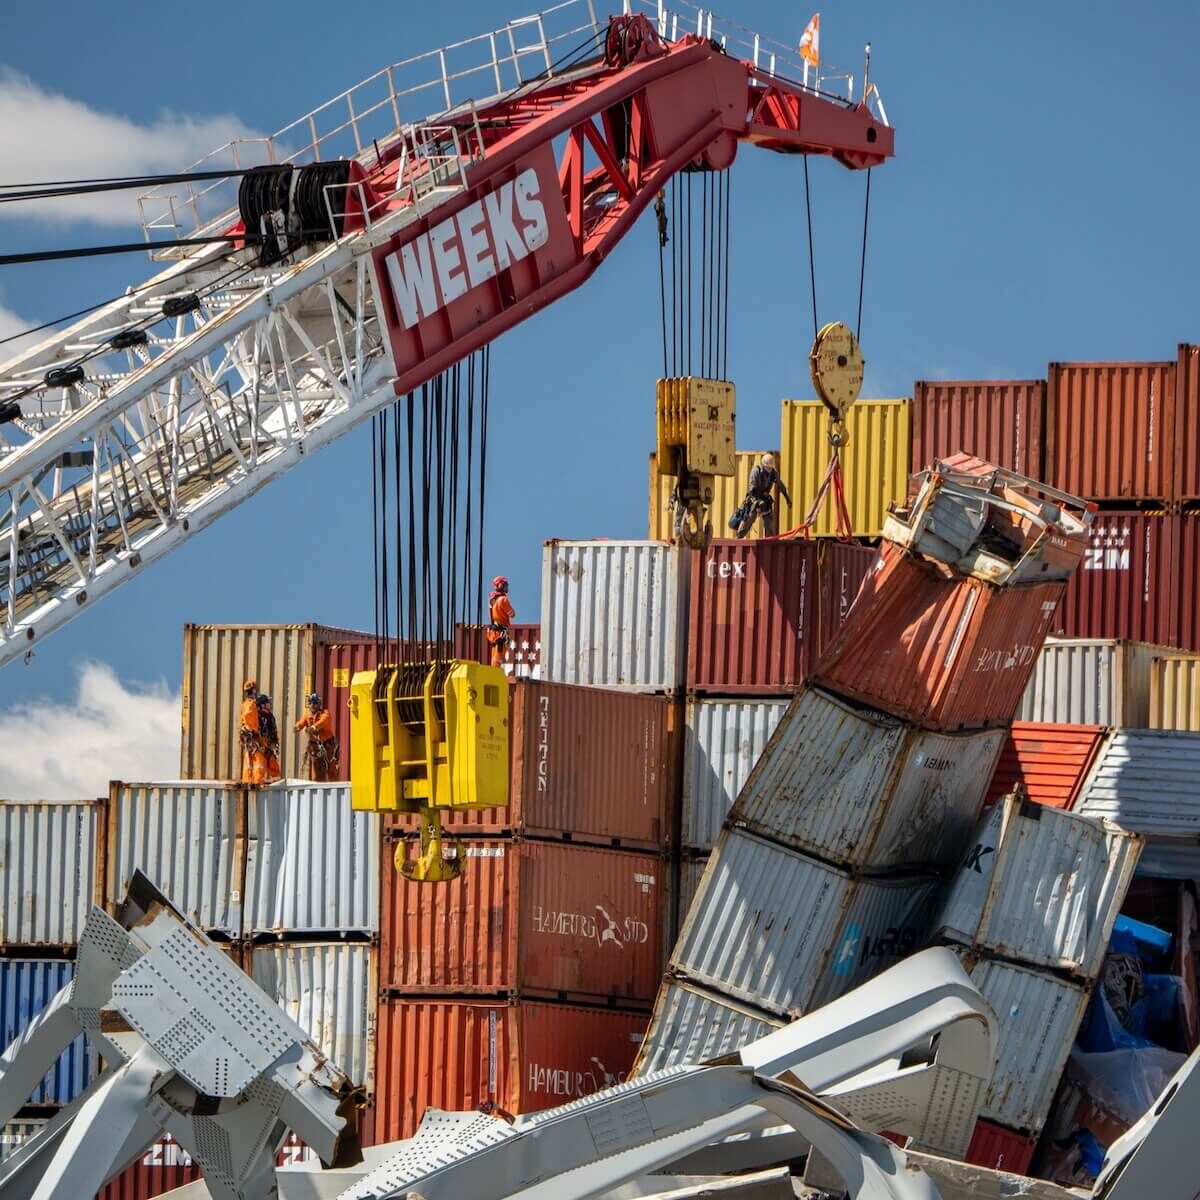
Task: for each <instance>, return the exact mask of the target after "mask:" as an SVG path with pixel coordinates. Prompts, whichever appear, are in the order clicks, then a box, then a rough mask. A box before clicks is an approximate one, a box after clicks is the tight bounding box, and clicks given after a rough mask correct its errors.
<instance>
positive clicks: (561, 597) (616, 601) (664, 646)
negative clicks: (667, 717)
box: [541, 541, 688, 692]
mask: <svg viewBox="0 0 1200 1200" xmlns="http://www.w3.org/2000/svg"><path fill="white" fill-rule="evenodd" d="M687 567H688V562H687V557H686V552H685V551H681V550H680V549H679V547H677V546H674V545H672V544H671V543H669V542H651V541H636V542H607V541H598V542H563V541H549V542H547V543H546V544H545V548H544V550H543V552H542V617H541V619H542V677H543V678H544V679H549V680H553V681H556V682H558V683H578V684H585V685H588V686H591V687H611V688H629V689H631V690H634V691H644V692H658V691H670V690H673V689H676V688H679V687H682V686H683V682H684V671H685V667H686V635H687V593H688V589H687V579H688V572H687Z"/></svg>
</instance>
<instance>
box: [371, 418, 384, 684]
mask: <svg viewBox="0 0 1200 1200" xmlns="http://www.w3.org/2000/svg"><path fill="white" fill-rule="evenodd" d="M378 431H379V414H378V413H376V414H375V415H374V416H373V417H372V418H371V576H372V578H371V585H372V592H373V598H374V606H375V661H376V662H382V661H383V656H382V653H381V646H380V644H379V472H378V470H377V469H376V461H375V456H376V446H375V441H376V437H377V435H378Z"/></svg>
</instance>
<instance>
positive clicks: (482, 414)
mask: <svg viewBox="0 0 1200 1200" xmlns="http://www.w3.org/2000/svg"><path fill="white" fill-rule="evenodd" d="M491 360H492V347H491V345H490V344H488V345H485V346H484V347H483V363H482V367H481V372H480V374H481V384H482V386H481V388H480V394H479V577H478V583H477V585H476V586H477V587H478V589H479V591H478V595H477V597H476V601H475V609H476V612H477V614H478V616H477V620H479V621H480V622H482V620H483V612H484V609H483V540H484V536H485V532H486V529H487V526H486V525H485V524H484V516H485V513H486V511H487V444H488V405H489V401H490V400H491V379H492V361H491Z"/></svg>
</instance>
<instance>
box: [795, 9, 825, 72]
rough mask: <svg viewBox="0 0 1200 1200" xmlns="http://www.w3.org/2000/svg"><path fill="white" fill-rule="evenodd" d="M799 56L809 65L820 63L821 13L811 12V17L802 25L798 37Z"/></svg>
mask: <svg viewBox="0 0 1200 1200" xmlns="http://www.w3.org/2000/svg"><path fill="white" fill-rule="evenodd" d="M800 57H801V58H802V59H804V61H805V62H806V63H808V64H809V65H810V66H814V67H819V66H820V65H821V14H820V13H813V18H812V20H811V21H809V23H808V24H807V25H805V27H804V33H803V34H802V35H801V38H800Z"/></svg>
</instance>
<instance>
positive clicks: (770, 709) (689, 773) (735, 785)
mask: <svg viewBox="0 0 1200 1200" xmlns="http://www.w3.org/2000/svg"><path fill="white" fill-rule="evenodd" d="M787 706H788V700H786V699H779V700H751V699H741V700H700V699H694V700H691V701H689V702H688V705H687V710H686V718H685V723H684V750H683V833H682V837H681V841H682V843H683V845H684V846H685V847H686V848H688V849H689V850H711V849H712V847H713V846H714V845H715V843H716V840H717V837H718V836H719V835H720V832H721V826H722V824H723V823H724V821H725V816H726V814H727V813H728V812H729V810H730V809H731V808H732V807H733V802H734V800H736V799H737V796H738V793H739V792H740V791H741V790H742V787H743V786H744V785H745V782H746V780H747V779H748V778H749V777H750V772H751V771H752V770H753V769H754V765H755V763H757V762H758V759H759V756H760V755H761V754H762V752H763V750H764V749H765V748H766V745H767V742H768V741H769V739H770V737H771V734H772V733H774V731H775V726H776V725H778V724H779V720H780V718H781V717H782V716H783V714H784V712H785V711H786V709H787Z"/></svg>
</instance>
